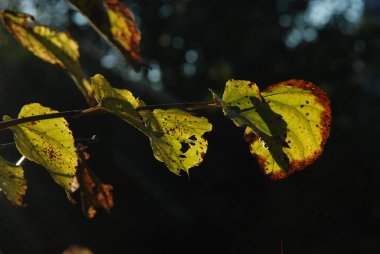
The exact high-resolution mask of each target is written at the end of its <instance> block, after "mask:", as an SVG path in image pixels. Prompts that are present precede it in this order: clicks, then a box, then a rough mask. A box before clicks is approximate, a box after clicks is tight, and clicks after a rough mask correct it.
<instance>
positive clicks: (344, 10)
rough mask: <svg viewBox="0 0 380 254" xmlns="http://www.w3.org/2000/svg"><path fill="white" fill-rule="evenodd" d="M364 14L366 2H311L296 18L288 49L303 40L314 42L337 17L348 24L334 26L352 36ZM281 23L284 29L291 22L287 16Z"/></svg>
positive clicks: (351, 0) (287, 40) (289, 37)
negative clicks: (319, 31) (321, 30)
mask: <svg viewBox="0 0 380 254" xmlns="http://www.w3.org/2000/svg"><path fill="white" fill-rule="evenodd" d="M363 13H364V0H310V1H309V2H308V6H307V8H306V10H305V11H304V12H301V13H299V14H297V15H296V16H295V17H294V22H293V26H292V29H291V30H290V31H289V33H288V35H287V37H286V39H285V43H286V45H287V46H288V47H291V48H294V47H297V46H298V45H299V44H300V43H301V42H302V41H303V40H304V41H307V42H311V41H314V40H315V39H316V38H317V37H318V30H320V29H322V28H324V27H325V26H326V25H327V24H329V23H331V22H332V21H333V20H334V18H335V17H343V18H344V20H345V21H346V22H343V23H342V22H339V23H338V24H334V23H333V25H334V26H335V27H337V28H338V29H340V31H341V32H343V33H347V34H350V33H352V32H353V31H354V29H355V28H356V27H357V25H358V24H359V23H360V21H361V19H362V16H363ZM284 16H285V17H284ZM344 20H343V21H344ZM279 23H280V25H281V26H283V27H287V26H288V24H289V20H288V18H287V17H286V15H282V16H281V17H280V20H279ZM297 30H298V32H297ZM299 33H301V34H302V37H300V36H299V35H300V34H299Z"/></svg>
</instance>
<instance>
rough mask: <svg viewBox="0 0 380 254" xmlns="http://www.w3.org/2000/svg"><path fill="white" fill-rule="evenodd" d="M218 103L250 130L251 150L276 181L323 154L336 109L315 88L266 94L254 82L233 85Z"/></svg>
mask: <svg viewBox="0 0 380 254" xmlns="http://www.w3.org/2000/svg"><path fill="white" fill-rule="evenodd" d="M218 100H219V103H220V104H221V105H222V107H223V110H224V113H225V114H226V115H228V116H229V117H230V118H231V119H232V120H233V121H234V122H235V124H236V125H237V126H242V127H246V129H245V140H246V141H247V142H249V143H250V151H251V153H252V154H253V155H254V156H255V157H256V158H257V159H258V161H259V164H260V167H261V169H262V170H263V171H264V173H265V174H266V175H268V176H269V177H270V178H272V179H281V178H285V177H286V176H287V175H288V174H291V173H293V172H294V171H296V170H301V169H303V168H305V167H306V166H308V165H310V164H311V163H313V162H314V161H315V160H316V159H317V158H318V157H319V156H320V155H321V154H322V152H323V147H324V144H325V143H326V140H327V138H328V136H329V132H330V122H331V109H330V102H329V99H328V97H327V95H326V94H325V93H324V92H323V91H322V90H321V89H320V88H318V87H316V86H315V85H313V84H312V83H308V82H305V81H302V80H289V81H285V82H282V83H279V84H277V85H273V86H270V87H269V88H267V89H266V90H265V91H263V92H262V93H260V92H259V90H258V87H257V86H256V84H254V83H252V82H249V81H235V80H231V81H228V82H227V84H226V89H225V91H224V94H223V99H222V100H221V99H218Z"/></svg>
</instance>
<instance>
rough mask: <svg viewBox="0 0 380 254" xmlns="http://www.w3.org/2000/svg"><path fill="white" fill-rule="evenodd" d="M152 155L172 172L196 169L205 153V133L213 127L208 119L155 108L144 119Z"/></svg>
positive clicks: (177, 110)
mask: <svg viewBox="0 0 380 254" xmlns="http://www.w3.org/2000/svg"><path fill="white" fill-rule="evenodd" d="M144 119H145V122H146V123H147V126H148V127H149V128H150V129H151V130H152V132H151V134H150V135H149V138H150V143H151V146H152V149H153V153H154V156H155V157H156V159H157V160H159V161H162V162H164V163H165V164H166V166H167V167H168V168H169V169H170V171H172V172H173V173H175V174H177V175H179V174H180V171H181V170H183V171H185V172H186V173H189V169H190V168H192V167H194V166H198V165H199V164H200V163H201V162H202V161H203V157H204V155H205V154H206V152H207V145H208V144H207V140H206V139H204V138H203V134H204V133H205V132H210V131H211V129H212V125H211V124H210V123H209V122H208V120H207V118H204V117H197V116H194V115H192V114H189V113H187V112H185V111H183V110H179V109H169V110H162V109H156V110H154V111H153V112H149V113H147V114H146V115H145V116H144Z"/></svg>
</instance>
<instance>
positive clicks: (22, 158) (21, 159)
mask: <svg viewBox="0 0 380 254" xmlns="http://www.w3.org/2000/svg"><path fill="white" fill-rule="evenodd" d="M25 159H26V158H25V156H22V157H21V158H20V159H19V160H18V161H17V162H16V166H20V165H21V163H22V162H23V161H24V160H25Z"/></svg>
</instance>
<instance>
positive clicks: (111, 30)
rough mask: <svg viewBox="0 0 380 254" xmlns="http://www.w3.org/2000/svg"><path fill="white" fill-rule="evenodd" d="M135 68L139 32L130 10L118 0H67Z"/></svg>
mask: <svg viewBox="0 0 380 254" xmlns="http://www.w3.org/2000/svg"><path fill="white" fill-rule="evenodd" d="M68 1H69V2H70V3H71V4H73V5H74V6H75V7H76V8H78V10H79V11H81V12H82V13H83V14H84V15H85V16H86V17H87V18H88V19H89V21H90V23H91V25H92V26H93V27H94V29H95V30H96V31H97V32H98V33H99V34H100V35H102V36H103V37H104V38H105V39H107V40H108V41H109V42H110V43H112V44H113V45H114V46H115V47H116V48H117V49H118V50H119V51H120V53H121V54H122V55H123V56H124V57H125V58H126V60H127V61H128V62H129V63H130V64H131V65H132V66H133V67H134V68H135V70H139V69H140V68H141V56H140V46H139V43H140V40H141V36H140V32H139V31H138V29H137V27H136V24H135V21H134V19H133V15H132V13H131V11H130V10H129V9H128V8H127V7H126V6H125V5H123V4H122V3H121V2H120V1H119V0H103V1H102V0H95V1H94V0H68Z"/></svg>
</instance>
